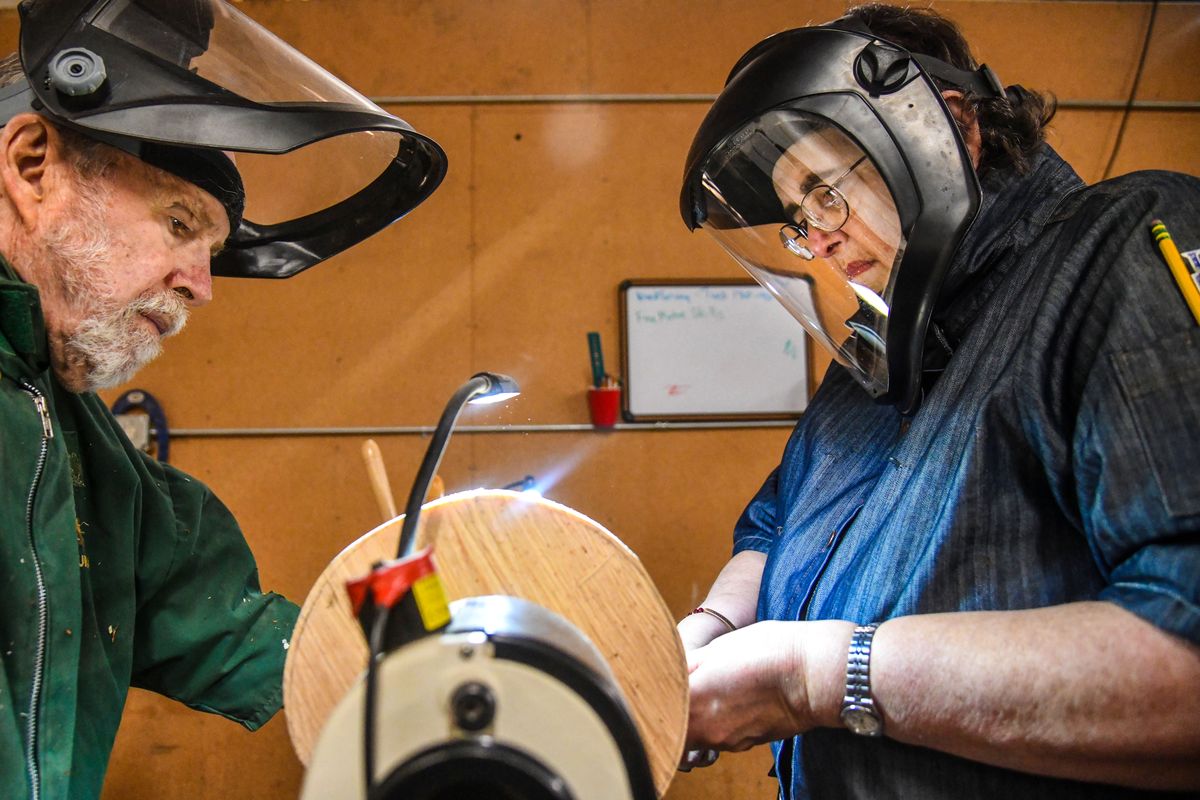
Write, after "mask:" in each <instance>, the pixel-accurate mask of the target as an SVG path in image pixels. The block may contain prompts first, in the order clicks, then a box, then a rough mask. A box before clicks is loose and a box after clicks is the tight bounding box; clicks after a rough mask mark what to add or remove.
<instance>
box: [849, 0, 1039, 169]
mask: <svg viewBox="0 0 1200 800" xmlns="http://www.w3.org/2000/svg"><path fill="white" fill-rule="evenodd" d="M846 16H847V17H850V18H852V19H856V20H858V21H859V22H861V23H862V24H864V25H866V26H867V27H868V28H869V29H870V30H871V32H872V33H873V34H875V35H876V36H878V37H879V38H880V39H884V40H886V41H889V42H892V43H893V44H898V45H900V46H901V47H903V48H905V49H906V50H908V51H909V52H910V53H920V54H922V55H927V56H933V57H934V58H939V59H941V60H942V61H945V62H946V63H948V64H951V65H953V66H955V67H958V68H959V69H967V70H974V69H978V67H979V64H978V63H977V62H976V61H975V58H974V56H972V55H971V48H970V45H968V44H967V40H966V39H965V38H964V37H963V35H962V31H960V30H959V29H958V26H957V25H955V24H954V23H953V22H951V21H950V20H948V19H946V18H945V17H943V16H942V15H940V14H938V13H936V12H934V11H931V10H929V9H925V8H901V7H897V6H889V5H884V4H882V3H870V4H867V5H862V6H858V7H856V8H852V9H850V10H849V11H848V12H847V13H846ZM934 82H935V83H938V85H939V86H941V88H943V89H948V88H957V87H950V86H943V85H942V84H941V82H940V81H937V79H934ZM964 94H965V98H964V104H965V107H966V109H967V110H968V111H971V112H973V113H974V114H975V115H976V118H977V119H978V120H979V133H980V136H981V138H982V139H983V152H982V154H981V156H980V162H979V172H980V174H983V173H984V172H986V171H988V170H990V169H997V168H1003V167H1007V166H1011V167H1012V168H1014V169H1015V170H1016V171H1017V172H1021V173H1023V172H1026V171H1027V170H1028V169H1029V157H1030V156H1031V155H1032V154H1033V151H1034V150H1036V149H1037V148H1038V146H1039V145H1040V144H1041V143H1042V142H1043V141H1044V140H1045V138H1046V137H1045V127H1046V124H1047V123H1049V122H1050V120H1051V118H1052V117H1053V116H1054V112H1055V106H1056V104H1055V100H1054V97H1053V95H1048V94H1047V95H1043V94H1041V93H1040V92H1033V91H1029V90H1028V89H1025V88H1024V87H1022V86H1009V87H1008V88H1007V89H1006V90H1005V96H1004V97H1001V98H993V99H985V98H980V97H978V96H976V95H973V94H972V93H971V92H969V91H967V92H964Z"/></svg>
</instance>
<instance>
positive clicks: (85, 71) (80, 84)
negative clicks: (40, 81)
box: [49, 47, 108, 97]
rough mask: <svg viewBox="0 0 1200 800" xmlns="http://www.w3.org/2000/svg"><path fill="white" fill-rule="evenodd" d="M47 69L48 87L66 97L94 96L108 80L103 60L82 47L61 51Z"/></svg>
mask: <svg viewBox="0 0 1200 800" xmlns="http://www.w3.org/2000/svg"><path fill="white" fill-rule="evenodd" d="M49 67H50V85H51V86H53V87H54V88H55V89H56V90H57V91H59V92H61V93H62V94H65V95H67V96H68V97H85V96H87V95H90V94H94V93H95V92H96V90H97V89H99V88H100V87H101V86H103V85H104V81H105V80H106V79H107V78H108V73H107V71H106V70H105V69H104V59H102V58H101V57H100V56H98V55H96V54H95V53H93V52H92V51H91V50H88V49H86V48H83V47H72V48H70V49H69V50H63V51H61V52H60V53H58V54H57V55H56V56H54V58H53V59H51V60H50V64H49Z"/></svg>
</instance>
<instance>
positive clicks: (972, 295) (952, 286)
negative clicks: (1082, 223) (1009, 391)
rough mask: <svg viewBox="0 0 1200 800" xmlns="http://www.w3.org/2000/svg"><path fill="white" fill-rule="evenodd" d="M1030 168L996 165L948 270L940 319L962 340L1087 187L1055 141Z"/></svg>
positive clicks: (937, 310) (954, 338) (937, 313)
mask: <svg viewBox="0 0 1200 800" xmlns="http://www.w3.org/2000/svg"><path fill="white" fill-rule="evenodd" d="M1031 161H1032V164H1031V166H1030V169H1029V171H1028V172H1026V173H1025V174H1023V175H1021V174H1018V173H1017V172H1016V171H1015V170H1012V169H1002V170H993V171H992V172H991V173H989V174H987V175H985V176H984V177H983V178H982V180H981V181H980V183H981V185H982V189H983V202H982V204H981V205H980V208H979V214H978V216H977V217H976V218H975V222H974V224H972V225H971V228H970V230H968V231H967V235H966V236H965V237H963V241H962V244H961V245H959V248H958V251H957V252H956V253H955V255H954V261H953V262H952V263H951V265H950V270H949V272H948V274H947V276H946V281H945V283H944V284H943V287H942V291H941V293H940V296H939V298H938V302H937V306H936V308H935V310H934V321H935V322H936V323H937V324H938V326H939V327H940V328H941V329H942V331H943V332H944V333H945V334H947V335H948V336H949V337H950V339H951V341H958V340H961V339H962V337H963V335H964V334H965V333H966V331H967V329H968V328H970V326H971V320H972V319H974V317H975V315H976V313H977V312H978V311H979V309H980V308H981V307H982V306H983V305H984V304H985V303H986V302H987V300H988V298H989V297H990V296H991V294H992V292H993V291H994V290H995V288H996V286H997V285H998V284H999V283H1000V281H1001V280H1002V279H1003V278H1004V276H1005V275H1006V274H1007V273H1008V271H1009V269H1010V268H1011V267H1012V265H1013V264H1015V263H1016V262H1017V261H1018V260H1019V257H1020V255H1021V253H1022V252H1024V250H1025V248H1026V247H1027V246H1028V245H1029V244H1030V243H1031V242H1033V241H1034V239H1036V238H1037V236H1038V234H1039V233H1040V232H1041V230H1042V228H1043V227H1045V226H1046V224H1047V223H1048V222H1049V221H1050V218H1051V216H1052V215H1053V214H1054V211H1055V210H1056V209H1057V208H1058V207H1059V205H1060V204H1061V203H1062V201H1063V199H1065V198H1066V197H1067V196H1068V195H1070V194H1072V193H1073V192H1076V191H1078V190H1079V189H1082V188H1083V187H1084V183H1083V180H1082V179H1081V178H1080V177H1079V176H1078V175H1077V174H1076V173H1075V170H1073V169H1072V168H1071V165H1070V164H1068V163H1067V162H1065V161H1063V160H1062V158H1061V157H1060V156H1059V155H1058V153H1056V152H1055V151H1054V148H1052V147H1050V146H1049V145H1046V144H1044V145H1042V146H1041V148H1040V149H1039V150H1038V151H1037V152H1036V153H1035V154H1034V155H1033V158H1032V159H1031Z"/></svg>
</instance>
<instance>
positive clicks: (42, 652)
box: [20, 380, 54, 800]
mask: <svg viewBox="0 0 1200 800" xmlns="http://www.w3.org/2000/svg"><path fill="white" fill-rule="evenodd" d="M20 385H21V388H22V389H23V390H25V392H26V393H28V394H29V396H30V397H32V398H33V405H34V406H35V407H36V408H37V412H38V416H39V417H41V420H42V447H41V452H40V453H39V454H38V460H37V467H36V468H35V469H34V472H33V484H32V485H31V486H30V487H29V498H28V500H26V502H25V523H26V530H27V532H28V535H29V550H30V552H31V553H32V554H33V570H34V574H35V575H36V577H37V598H38V640H37V652H36V653H35V654H34V661H33V689H32V691H31V692H30V695H29V719H28V722H27V731H26V739H25V765H26V770H27V771H28V774H29V786H30V797H31V800H39V798H40V797H41V795H42V785H41V784H42V781H41V769H40V767H39V766H38V759H37V755H38V751H37V735H38V711H39V706H40V704H41V702H40V701H41V693H42V678H43V673H44V671H45V668H46V630H47V628H48V624H47V622H48V620H47V618H48V615H49V604H48V602H47V599H46V581H45V576H44V575H43V574H42V562H41V561H39V560H38V554H37V543H36V541H35V540H34V535H33V502H34V499H35V498H36V497H37V490H38V486H39V484H41V482H42V472H43V471H44V470H45V468H46V455H47V453H48V452H49V450H50V440H51V439H53V438H54V428H53V427H52V426H51V424H50V412H49V411H48V410H47V409H46V397H45V395H43V394H42V392H41V390H39V389H38V388H37V387H36V386H34V385H33V384H32V383H29V382H28V381H24V380H22V381H20Z"/></svg>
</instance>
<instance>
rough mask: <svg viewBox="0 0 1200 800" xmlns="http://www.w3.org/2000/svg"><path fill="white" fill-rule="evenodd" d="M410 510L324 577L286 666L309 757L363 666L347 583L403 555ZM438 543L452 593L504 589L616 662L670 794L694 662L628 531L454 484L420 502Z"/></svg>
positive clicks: (420, 540) (525, 497)
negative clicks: (451, 490)
mask: <svg viewBox="0 0 1200 800" xmlns="http://www.w3.org/2000/svg"><path fill="white" fill-rule="evenodd" d="M402 519H403V518H401V517H398V518H396V519H394V520H392V521H390V522H386V523H384V524H383V525H381V526H379V527H378V528H376V529H375V530H373V531H371V532H370V533H368V534H366V535H365V536H363V537H362V538H360V539H359V540H358V541H356V542H354V543H353V544H351V545H350V546H349V547H347V548H346V549H345V550H343V551H342V552H341V553H339V554H338V555H337V557H336V558H334V559H333V561H332V562H330V564H329V566H328V567H326V568H325V571H324V572H322V573H321V576H320V577H319V578H318V579H317V582H316V584H315V585H314V586H313V588H312V591H311V592H309V595H308V598H307V599H306V600H305V601H304V607H303V609H301V611H300V618H299V620H298V621H297V623H296V630H295V632H294V633H293V634H292V641H291V645H290V647H289V649H288V658H287V666H286V667H285V668H284V673H283V696H284V705H285V706H286V708H287V723H288V733H289V734H290V736H291V739H292V746H293V747H295V749H296V754H297V755H298V756H299V757H300V760H301V761H302V762H304V763H305V764H307V763H308V760H309V757H310V755H311V754H312V750H313V747H314V746H315V745H316V741H317V737H318V735H319V734H320V731H321V726H322V725H323V724H324V723H325V719H326V718H327V717H328V716H329V714H330V712H332V711H333V707H334V706H335V705H336V704H337V703H338V701H340V700H341V698H342V696H343V695H344V694H345V693H346V692H347V691H348V690H349V689H350V686H351V685H352V684H353V683H354V681H355V680H356V679H357V678H358V676H359V675H360V674H361V673H362V671H363V670H364V669H365V668H366V663H367V646H366V642H365V640H364V638H363V634H362V630H361V628H359V625H358V622H357V620H355V619H354V617H353V614H352V612H351V609H350V601H349V599H348V597H347V595H346V591H345V584H346V581H348V580H352V579H355V578H359V577H362V576H363V575H365V574H366V573H367V572H368V571H369V570H370V568H371V564H373V563H375V562H376V561H380V560H387V559H391V558H394V557H395V553H396V543H397V540H398V538H399V536H400V527H401V523H402ZM430 545H432V546H433V548H434V560H435V562H436V564H437V567H438V573H439V575H440V576H441V579H442V583H443V585H444V586H445V589H446V594H447V595H448V596H449V599H450V600H456V599H458V598H461V597H473V596H477V595H488V594H504V595H512V596H515V597H521V598H524V599H526V600H531V601H533V602H535V603H538V604H539V605H541V606H544V607H545V608H548V609H550V610H551V611H554V612H556V613H558V614H560V615H562V616H563V617H565V618H567V619H568V620H570V621H571V622H572V623H574V625H575V626H576V627H578V628H579V629H580V630H581V631H583V633H584V634H585V635H586V636H587V637H588V638H589V639H590V640H591V641H592V643H593V644H595V645H596V647H597V648H598V649H599V650H600V652H601V654H603V656H604V657H605V659H606V660H607V661H608V664H609V666H610V667H611V668H612V671H613V674H614V675H615V676H616V679H617V682H618V683H619V684H620V687H621V690H622V691H623V692H624V693H625V697H626V699H627V700H628V702H629V706H630V710H631V712H632V714H633V717H634V719H635V720H636V722H637V725H638V730H639V732H640V733H641V736H642V742H643V744H644V746H645V748H646V753H647V756H648V757H649V760H650V768H651V771H652V772H653V775H654V785H655V787H656V788H657V789H658V793H659V795H660V796H661V795H662V794H663V793H664V792H665V791H666V789H667V786H668V785H669V784H670V782H671V778H672V777H674V775H675V769H676V765H677V764H678V763H679V758H680V756H681V755H682V754H683V745H684V736H685V735H686V733H687V703H688V695H687V688H688V685H687V662H686V660H685V657H684V653H683V646H682V644H681V643H680V641H679V636H678V635H677V634H676V632H675V620H674V619H673V618H672V617H671V614H670V612H669V611H668V610H667V607H666V604H665V603H664V602H663V600H662V596H661V595H659V593H658V590H657V589H656V588H655V587H654V583H653V582H652V581H651V580H650V576H649V575H648V574H647V573H646V570H645V568H643V567H642V564H641V562H640V561H639V560H638V558H637V556H636V555H634V553H633V551H631V550H630V549H629V548H628V547H626V546H625V545H624V544H623V543H622V542H621V541H620V540H619V539H617V538H616V537H615V536H613V535H612V534H611V533H609V532H608V531H607V530H605V529H604V528H603V527H602V526H601V525H599V524H597V523H596V522H594V521H593V520H590V519H588V518H587V517H585V516H583V515H582V514H580V513H578V512H576V511H573V510H572V509H570V508H567V507H566V506H562V505H559V504H558V503H554V502H552V501H550V500H546V499H544V498H541V497H538V496H536V495H530V494H527V493H524V494H522V493H517V492H507V491H502V490H479V491H474V492H463V493H460V494H453V495H449V496H447V497H444V498H442V499H441V500H437V501H435V502H433V503H430V504H428V505H426V506H425V507H424V509H423V510H422V512H421V521H420V523H419V527H418V530H417V548H418V549H420V548H424V547H427V546H430Z"/></svg>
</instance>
